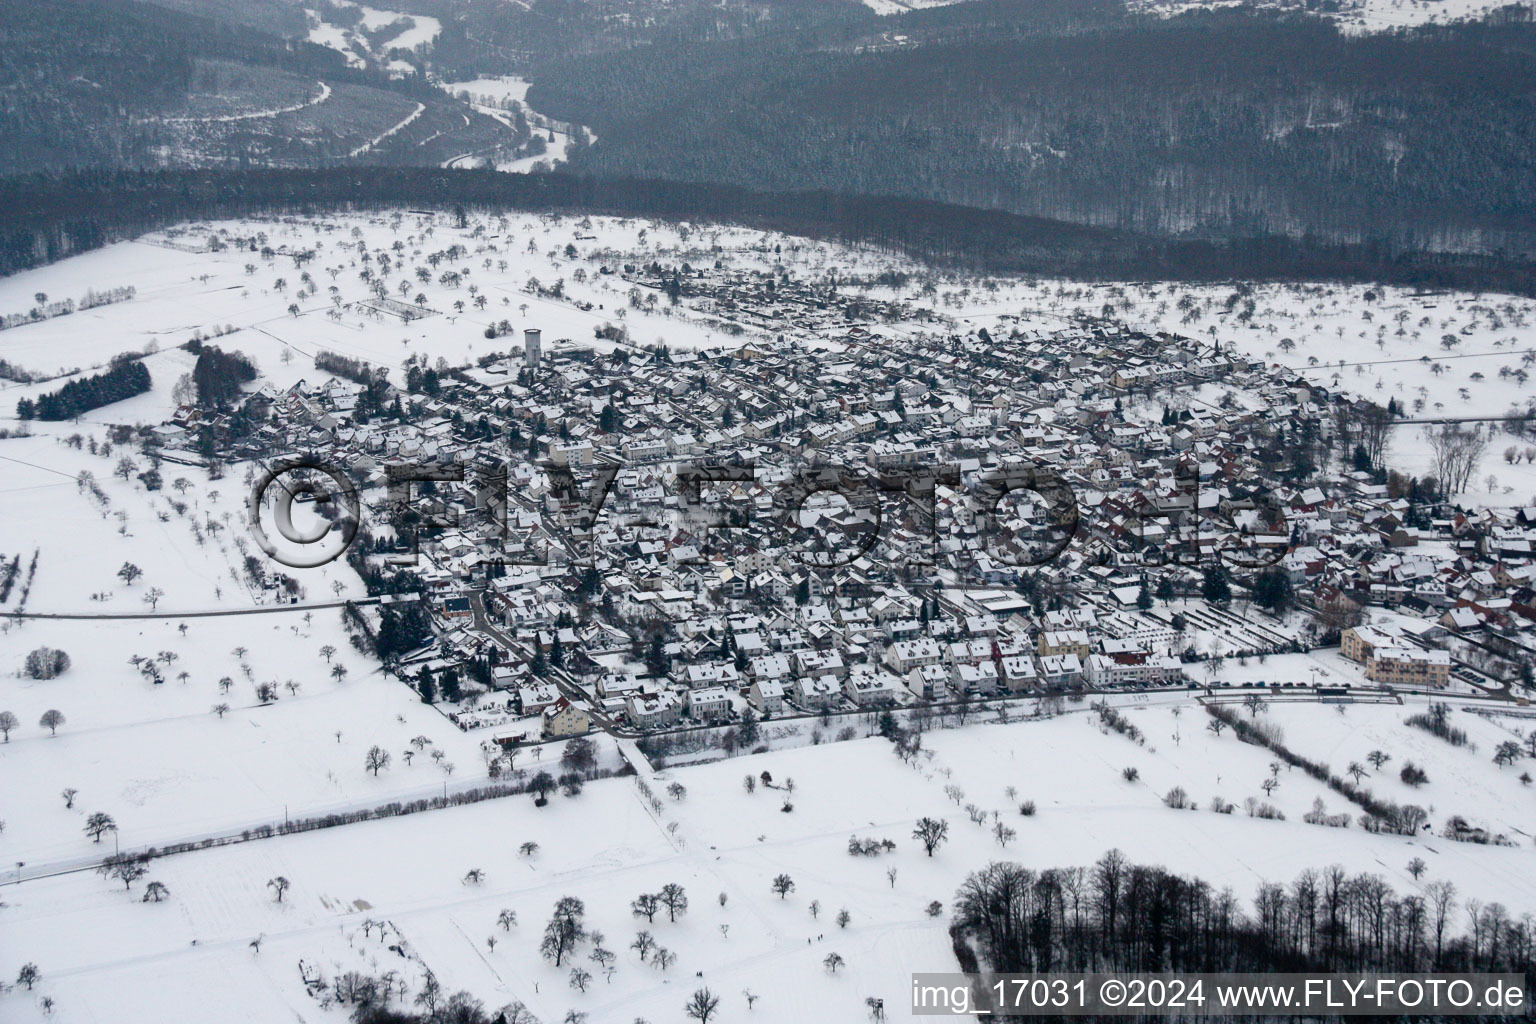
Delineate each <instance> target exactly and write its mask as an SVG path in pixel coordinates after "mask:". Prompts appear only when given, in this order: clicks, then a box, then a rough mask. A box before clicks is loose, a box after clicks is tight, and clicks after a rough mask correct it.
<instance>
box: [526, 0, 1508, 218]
mask: <svg viewBox="0 0 1536 1024" xmlns="http://www.w3.org/2000/svg"><path fill="white" fill-rule="evenodd" d="M882 27H883V31H881V32H880V33H878V34H874V35H870V34H867V33H866V34H859V33H858V31H857V27H856V26H852V25H849V24H840V25H839V26H837V27H836V28H835V30H834V28H832V27H824V28H822V29H819V30H817V31H814V32H812V31H784V32H779V33H774V34H769V35H766V36H763V37H760V38H754V39H747V40H733V41H724V42H717V43H695V44H690V45H682V46H674V47H666V48H662V47H647V48H638V49H635V50H632V51H628V52H625V53H610V54H603V55H595V56H587V57H578V58H572V59H569V60H564V61H559V62H554V63H552V64H551V65H549V66H548V67H545V68H543V69H542V70H541V72H540V75H539V76H538V77H537V78H536V83H535V86H534V88H533V90H532V91H531V92H530V94H529V101H530V103H531V104H532V105H533V106H534V107H535V108H536V109H538V110H541V111H543V112H546V113H548V114H550V115H551V116H555V117H559V118H562V119H565V120H571V121H576V122H579V123H583V124H587V125H590V126H591V127H592V128H593V129H594V131H595V133H596V135H597V139H598V142H597V144H596V145H595V146H593V147H591V149H590V150H589V151H586V152H584V153H582V154H580V155H579V157H578V158H577V162H576V166H577V167H578V168H579V169H582V170H587V171H591V172H595V173H602V174H635V175H642V176H648V177H649V176H654V177H672V178H678V179H683V180H689V181H729V182H733V183H739V184H744V185H749V186H753V187H758V188H767V189H793V188H828V189H836V190H843V191H850V192H857V193H863V194H890V195H902V196H921V197H925V198H933V199H939V200H943V201H946V202H954V203H961V204H966V205H974V206H982V207H992V208H1001V209H1005V210H1009V211H1012V212H1017V213H1027V214H1035V215H1040V216H1046V217H1052V218H1061V219H1067V220H1073V221H1077V222H1081V223H1090V224H1096V225H1103V226H1112V227H1122V228H1130V229H1134V230H1138V231H1148V232H1153V233H1158V234H1185V233H1189V234H1195V235H1205V236H1222V235H1227V234H1231V233H1237V234H1244V235H1254V234H1261V233H1280V234H1288V235H1302V234H1316V235H1321V236H1325V237H1330V238H1337V239H1344V240H1351V241H1358V240H1363V239H1375V240H1389V241H1391V242H1392V243H1394V244H1403V245H1408V246H1411V247H1419V246H1428V247H1431V248H1466V249H1497V248H1526V247H1528V245H1529V244H1530V242H1531V239H1532V237H1533V234H1532V228H1533V222H1532V218H1531V215H1530V211H1531V210H1532V209H1533V208H1536V205H1533V203H1536V148H1533V146H1532V144H1531V142H1530V140H1531V138H1532V137H1533V136H1532V129H1533V128H1536V26H1533V25H1532V22H1531V20H1530V11H1529V9H1518V10H1516V9H1511V10H1510V11H1509V12H1506V13H1505V14H1503V15H1501V16H1499V17H1496V18H1494V19H1491V20H1490V21H1489V22H1486V23H1475V24H1467V25H1460V26H1453V27H1435V28H1422V29H1417V30H1411V31H1403V32H1397V33H1392V34H1382V35H1374V36H1366V37H1349V36H1344V35H1341V34H1340V33H1339V32H1338V30H1337V29H1336V28H1335V27H1334V26H1333V25H1332V24H1331V23H1328V22H1325V21H1320V20H1317V19H1312V18H1308V17H1305V16H1294V17H1286V16H1281V15H1274V14H1254V13H1250V12H1244V11H1235V10H1234V11H1217V12H1194V13H1191V14H1188V15H1185V16H1182V17H1178V18H1172V19H1158V18H1150V17H1141V16H1136V15H1131V14H1128V13H1126V12H1125V10H1124V8H1123V6H1122V5H1120V4H1118V3H1110V2H1100V0H1080V2H1074V3H1065V4H1054V3H1045V4H1023V3H1015V2H1011V0H982V2H977V3H973V4H964V5H960V6H958V7H948V8H942V9H937V10H930V11H923V12H919V13H915V14H912V15H907V16H902V17H898V18H892V19H885V20H884V21H883V22H882Z"/></svg>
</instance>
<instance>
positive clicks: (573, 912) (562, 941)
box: [539, 896, 587, 967]
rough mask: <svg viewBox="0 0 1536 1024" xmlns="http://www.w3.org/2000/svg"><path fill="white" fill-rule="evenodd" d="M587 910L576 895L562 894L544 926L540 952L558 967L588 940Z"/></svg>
mask: <svg viewBox="0 0 1536 1024" xmlns="http://www.w3.org/2000/svg"><path fill="white" fill-rule="evenodd" d="M586 912H587V910H586V906H585V905H584V904H583V903H582V902H581V900H579V899H577V898H576V897H574V896H562V897H560V899H559V901H557V902H556V903H555V910H554V913H553V914H552V915H550V918H549V923H548V924H547V925H545V926H544V938H543V940H542V941H541V942H540V943H539V952H540V953H541V954H543V956H544V958H545V959H546V960H552V961H554V964H555V966H556V967H559V966H560V965H561V963H562V962H563V961H564V960H565V958H566V957H567V956H570V955H571V953H573V952H575V950H576V947H577V946H579V945H581V943H582V942H584V941H585V940H586V938H587V929H586V925H585V923H584V919H585V917H586Z"/></svg>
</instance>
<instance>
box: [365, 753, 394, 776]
mask: <svg viewBox="0 0 1536 1024" xmlns="http://www.w3.org/2000/svg"><path fill="white" fill-rule="evenodd" d="M363 766H364V767H365V768H366V769H367V770H368V771H371V772H373V777H374V778H378V777H379V769H380V768H388V767H389V751H387V750H385V749H384V748H383V747H380V746H373V747H369V748H368V753H367V755H366V756H364V758H363Z"/></svg>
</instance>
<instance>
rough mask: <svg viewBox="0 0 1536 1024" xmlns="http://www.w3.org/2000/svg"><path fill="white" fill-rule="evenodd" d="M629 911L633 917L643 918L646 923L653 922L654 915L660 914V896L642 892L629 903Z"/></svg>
mask: <svg viewBox="0 0 1536 1024" xmlns="http://www.w3.org/2000/svg"><path fill="white" fill-rule="evenodd" d="M629 909H630V913H632V914H633V915H634V916H635V917H643V918H645V920H646V923H650V922H652V921H655V920H656V915H657V914H658V913H660V912H661V896H660V895H659V894H657V893H654V892H643V893H641V894H640V895H639V896H636V897H635V898H634V899H633V900H631V901H630V904H629Z"/></svg>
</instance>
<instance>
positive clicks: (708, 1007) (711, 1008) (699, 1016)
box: [683, 988, 720, 1024]
mask: <svg viewBox="0 0 1536 1024" xmlns="http://www.w3.org/2000/svg"><path fill="white" fill-rule="evenodd" d="M719 1006H720V997H719V996H717V995H715V994H714V993H713V992H711V991H710V990H709V989H707V988H701V989H699V990H698V991H697V992H695V993H694V994H693V997H692V998H690V999H689V1000H688V1003H687V1005H685V1006H684V1007H683V1012H684V1013H686V1014H687V1015H688V1016H689V1017H691V1018H693V1019H694V1020H696V1021H698V1022H699V1024H709V1022H710V1021H711V1020H713V1019H714V1016H715V1010H716V1009H717V1008H718V1007H719Z"/></svg>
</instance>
